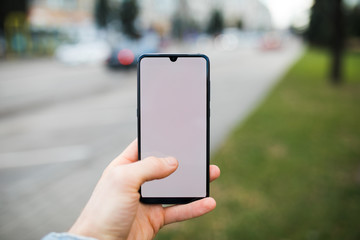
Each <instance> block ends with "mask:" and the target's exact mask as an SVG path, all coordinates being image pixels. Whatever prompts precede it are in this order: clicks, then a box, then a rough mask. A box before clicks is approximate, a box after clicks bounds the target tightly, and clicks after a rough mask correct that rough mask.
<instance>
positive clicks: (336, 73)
mask: <svg viewBox="0 0 360 240" xmlns="http://www.w3.org/2000/svg"><path fill="white" fill-rule="evenodd" d="M344 28H345V26H344V8H343V2H342V0H315V2H314V5H313V7H312V8H311V15H310V23H309V27H308V29H307V31H306V33H305V37H306V38H307V40H308V41H309V43H310V44H312V45H316V46H323V47H326V48H329V49H330V50H331V53H332V61H331V62H332V63H331V64H332V65H331V69H330V80H331V82H332V83H335V84H338V83H340V82H341V81H342V71H341V69H342V55H343V50H344V38H345V31H344Z"/></svg>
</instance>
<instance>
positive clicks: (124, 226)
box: [69, 140, 220, 240]
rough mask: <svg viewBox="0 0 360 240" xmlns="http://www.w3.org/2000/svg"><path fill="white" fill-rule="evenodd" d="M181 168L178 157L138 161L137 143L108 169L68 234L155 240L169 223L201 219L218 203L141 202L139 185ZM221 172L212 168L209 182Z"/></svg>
mask: <svg viewBox="0 0 360 240" xmlns="http://www.w3.org/2000/svg"><path fill="white" fill-rule="evenodd" d="M177 167H178V162H177V160H176V159H175V158H172V157H168V158H156V157H149V158H146V159H144V160H142V161H138V149H137V140H135V141H133V142H132V143H131V144H130V145H129V146H128V147H127V148H126V149H125V150H124V152H123V153H121V154H120V155H119V156H118V157H117V158H115V160H113V161H112V162H111V163H110V164H109V166H108V167H107V168H106V169H105V171H104V173H103V175H102V177H101V178H100V180H99V182H98V184H97V186H96V187H95V190H94V192H93V194H92V196H91V198H90V200H89V202H88V203H87V205H86V206H85V208H84V210H83V212H82V213H81V215H80V217H79V218H78V220H77V221H76V223H75V224H74V225H73V226H72V227H71V229H70V231H69V233H72V234H75V235H80V236H87V237H94V238H97V239H101V240H103V239H109V240H112V239H152V238H154V237H155V235H156V234H157V232H158V231H159V230H160V228H161V227H163V226H164V225H166V224H170V223H173V222H179V221H184V220H187V219H191V218H195V217H199V216H201V215H203V214H205V213H208V212H210V211H212V210H213V209H214V208H215V206H216V202H215V200H214V199H213V198H211V197H208V198H204V199H201V200H198V201H195V202H192V203H189V204H185V205H174V206H171V207H162V205H160V204H158V205H153V204H142V203H140V201H139V199H140V194H139V192H138V190H139V188H140V186H141V185H142V184H143V183H144V182H146V181H151V180H154V179H161V178H165V177H167V176H169V175H170V174H171V173H173V172H174V171H175V170H176V168H177ZM219 176H220V169H219V168H218V167H217V166H215V165H211V166H210V181H213V180H215V179H216V178H218V177H219Z"/></svg>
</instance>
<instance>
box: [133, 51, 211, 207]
mask: <svg viewBox="0 0 360 240" xmlns="http://www.w3.org/2000/svg"><path fill="white" fill-rule="evenodd" d="M137 86H138V88H137V90H138V95H137V107H138V114H137V115H138V151H139V152H138V154H139V160H140V161H141V160H142V159H145V158H147V157H149V156H155V157H167V156H173V157H175V158H176V159H177V160H178V162H179V166H178V168H177V170H176V171H175V172H174V173H172V174H171V175H170V176H168V177H166V178H164V179H160V180H153V181H149V182H146V183H144V184H143V185H142V186H141V189H140V195H141V197H140V201H141V202H143V203H157V204H159V203H161V204H181V203H188V202H192V201H195V200H198V199H201V198H204V197H208V196H209V141H210V140H209V132H210V129H209V128H210V120H209V118H210V62H209V58H208V57H207V56H205V55H201V54H145V55H142V56H141V57H140V58H139V60H138V85H137Z"/></svg>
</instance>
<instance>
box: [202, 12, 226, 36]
mask: <svg viewBox="0 0 360 240" xmlns="http://www.w3.org/2000/svg"><path fill="white" fill-rule="evenodd" d="M223 28H224V17H223V14H222V12H221V11H220V10H218V9H215V10H213V11H212V13H211V16H210V20H209V23H208V26H207V30H206V32H207V33H209V34H212V35H217V34H220V33H221V32H222V30H223Z"/></svg>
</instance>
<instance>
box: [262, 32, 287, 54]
mask: <svg viewBox="0 0 360 240" xmlns="http://www.w3.org/2000/svg"><path fill="white" fill-rule="evenodd" d="M282 45H283V40H282V36H281V35H280V34H279V33H276V32H268V33H265V34H264V36H263V37H262V38H261V42H260V49H261V50H264V51H269V50H278V49H280V48H281V47H282Z"/></svg>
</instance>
